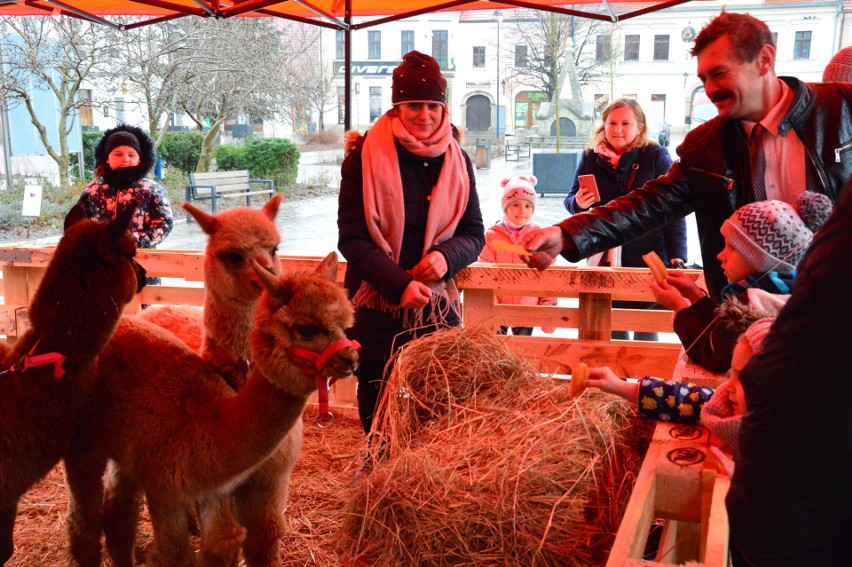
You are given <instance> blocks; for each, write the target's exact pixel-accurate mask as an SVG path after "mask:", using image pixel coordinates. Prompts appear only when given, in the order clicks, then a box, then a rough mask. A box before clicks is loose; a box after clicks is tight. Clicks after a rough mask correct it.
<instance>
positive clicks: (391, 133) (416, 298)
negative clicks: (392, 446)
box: [337, 51, 485, 473]
mask: <svg viewBox="0 0 852 567" xmlns="http://www.w3.org/2000/svg"><path fill="white" fill-rule="evenodd" d="M446 84H447V83H446V80H445V79H444V77H443V76H442V75H441V71H440V67H439V66H438V63H437V62H436V61H435V60H434V59H433V58H432V57H430V56H428V55H423V54H421V53H418V52H416V51H412V52H410V53H408V54H406V55H405V56H404V57H403V62H402V64H400V65H399V66H398V67H397V68H396V69H395V70H394V74H393V86H392V102H393V107H392V108H391V109H390V110H389V111H388V112H386V113H385V114H384V115H383V116H381V117H380V118H379V119H378V120H377V121H376V123H375V125H374V126H373V128H371V129H370V131H369V132H368V133H367V134H366V135H364V136H357V137H355V138H354V139H348V140H347V146H346V151H347V157H346V159H345V160H344V162H343V166H342V171H341V173H342V180H341V184H340V197H339V209H338V220H337V225H338V230H339V240H338V249H339V250H340V252H341V253H342V254H343V256H344V257H345V258H346V260H347V262H348V263H347V268H346V278H345V285H346V288H347V289H348V291H349V294H350V297H351V299H352V302H353V304H354V305H355V307H356V317H355V326H354V327H353V328H352V329H351V330H350V332H349V333H348V335H349V338H350V339H355V340H357V341H358V342H359V343H361V351H360V361H359V369H358V411H359V414H360V417H361V423H362V425H363V427H364V431H365V433H369V432H370V429H371V427H372V421H373V413H374V412H375V409H376V405H377V401H378V399H379V394H380V392H381V388H382V385H383V384H384V370H385V364H386V363H387V361H388V360H389V358H390V357H391V355H392V353H393V351H395V350H396V349H398V348H399V347H400V346H402V345H403V344H404V343H406V342H407V341H410V340H411V339H413V338H415V337H417V336H421V335H423V334H425V333H428V332H432V331H434V330H436V329H439V328H440V327H441V326H445V325H458V324H459V323H460V317H459V302H458V291H457V289H456V286H455V282H454V280H453V277H454V276H455V275H456V273H457V272H458V271H459V270H461V269H462V268H464V267H465V266H467V265H468V264H470V263H472V262H475V261H476V259H477V258H478V257H479V253H480V251H481V250H482V247H483V245H484V244H485V227H484V225H483V222H482V213H481V212H480V209H479V197H478V196H477V193H476V181H475V178H474V173H473V165H472V164H471V161H470V158H469V157H468V155H467V154H466V153H465V152H464V151H463V150H462V149H461V147H460V146H459V143H458V141H457V139H456V131H455V129H454V128H453V127H452V126H451V124H450V122H449V115H448V112H447V104H446V90H447V89H446ZM362 469H363V470H362V471H360V472H361V473H366V472H368V471H367V470H366V469H365V468H364V467H362Z"/></svg>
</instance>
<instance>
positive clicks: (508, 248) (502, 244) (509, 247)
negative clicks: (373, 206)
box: [492, 240, 530, 256]
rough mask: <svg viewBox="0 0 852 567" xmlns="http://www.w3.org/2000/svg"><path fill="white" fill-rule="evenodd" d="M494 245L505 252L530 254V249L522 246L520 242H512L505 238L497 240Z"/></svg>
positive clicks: (520, 254) (522, 254) (519, 254)
mask: <svg viewBox="0 0 852 567" xmlns="http://www.w3.org/2000/svg"><path fill="white" fill-rule="evenodd" d="M492 245H493V246H494V248H496V249H497V250H501V251H503V252H512V253H513V254H517V255H518V256H529V255H530V251H529V250H527V249H526V248H524V247H523V246H521V245H520V244H512V243H511V242H507V241H505V240H495V241H494V242H493V243H492Z"/></svg>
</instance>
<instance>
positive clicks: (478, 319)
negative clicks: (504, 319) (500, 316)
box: [462, 289, 500, 333]
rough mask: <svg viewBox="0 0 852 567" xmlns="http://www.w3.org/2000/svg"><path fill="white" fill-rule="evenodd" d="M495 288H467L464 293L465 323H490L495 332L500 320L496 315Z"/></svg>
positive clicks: (463, 309)
mask: <svg viewBox="0 0 852 567" xmlns="http://www.w3.org/2000/svg"><path fill="white" fill-rule="evenodd" d="M494 301H495V297H494V290H491V289H467V290H464V292H463V293H462V311H463V313H462V315H463V318H464V323H465V325H488V326H489V328H490V329H491V330H492V331H494V332H495V333H496V332H497V330H498V329H499V328H500V322H499V321H498V320H497V318H496V317H495V311H496V308H497V306H496V305H495V303H494Z"/></svg>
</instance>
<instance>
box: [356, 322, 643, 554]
mask: <svg viewBox="0 0 852 567" xmlns="http://www.w3.org/2000/svg"><path fill="white" fill-rule="evenodd" d="M632 416H633V413H632V411H631V410H630V409H629V406H628V404H627V403H626V402H624V401H623V400H621V399H616V398H614V397H613V396H609V395H606V394H602V393H600V392H597V391H589V392H587V393H586V394H584V395H583V396H582V397H580V398H579V399H578V400H576V401H574V400H571V399H569V397H568V385H567V384H565V383H562V384H559V383H557V382H556V381H554V380H553V379H551V378H547V377H541V376H539V375H538V374H537V373H536V372H535V371H534V369H533V368H532V367H531V366H530V365H528V364H526V363H524V362H523V361H520V360H518V359H517V357H515V356H514V355H512V354H511V353H510V352H509V351H508V349H507V348H506V347H505V343H504V341H502V340H501V339H500V338H498V337H495V336H494V335H493V333H491V332H490V331H489V330H487V329H484V328H481V327H480V328H473V329H470V328H468V329H458V328H457V329H448V330H445V331H441V332H439V333H435V334H433V335H430V336H427V337H424V338H422V339H418V340H416V341H412V342H411V343H409V344H408V345H406V346H405V347H404V348H403V349H401V350H400V352H399V353H398V354H397V356H396V357H395V359H394V371H393V373H392V375H391V377H390V379H389V383H388V387H387V388H386V391H385V393H384V396H383V399H382V401H381V404H380V408H379V414H378V416H377V421H376V423H377V424H378V431H380V432H381V433H380V434H377V436H376V437H375V439H374V440H373V443H372V448H371V451H372V453H373V458H374V461H375V465H374V469H373V472H372V474H371V475H370V477H369V480H368V482H365V483H363V484H361V485H360V486H359V487H358V488H357V489H355V490H354V492H353V495H352V497H351V498H350V500H349V502H348V503H347V506H346V509H345V516H344V519H343V530H344V533H345V536H346V537H345V538H343V539H342V542H341V547H342V549H341V555H342V556H343V557H348V558H352V559H353V560H354V561H356V562H358V563H359V564H377V565H391V564H414V565H457V564H466V565H495V564H519V565H535V564H538V565H566V566H571V565H576V566H581V565H582V566H590V565H602V564H603V563H604V562H605V560H606V555H607V553H608V551H609V549H610V547H611V545H612V541H613V539H614V537H615V532H616V531H617V528H618V521H619V519H620V517H621V513H622V511H623V508H624V506H625V505H626V502H627V500H628V499H629V495H630V490H631V488H632V486H633V480H634V478H635V474H636V473H637V472H638V470H639V466H640V464H641V458H642V451H643V450H644V448H645V447H646V446H647V436H648V434H649V431H650V430H649V428H648V427H646V426H644V425H643V426H640V427H634V425H635V424H636V423H637V422H636V421H634V420H632V419H630V418H631V417H632ZM643 440H644V441H645V442H644V443H643V442H642V441H643Z"/></svg>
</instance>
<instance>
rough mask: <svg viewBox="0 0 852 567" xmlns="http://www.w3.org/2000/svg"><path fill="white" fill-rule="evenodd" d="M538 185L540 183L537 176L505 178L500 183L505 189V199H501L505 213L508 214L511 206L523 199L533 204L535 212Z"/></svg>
mask: <svg viewBox="0 0 852 567" xmlns="http://www.w3.org/2000/svg"><path fill="white" fill-rule="evenodd" d="M536 183H538V178H536V176H535V175H518V176H516V177H506V178H504V179H503V181H501V182H500V185H501V186H502V187H503V197H502V199H500V204H501V205H502V207H503V212H504V213H505V212H506V209H508V208H509V205H511V204H512V203H514V202H515V201H520V200H521V199H524V200H526V201H529V202H530V203H532V206H533V210H535V184H536Z"/></svg>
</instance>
